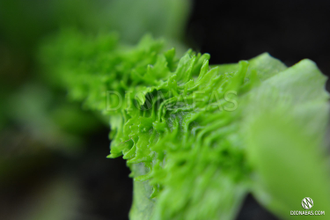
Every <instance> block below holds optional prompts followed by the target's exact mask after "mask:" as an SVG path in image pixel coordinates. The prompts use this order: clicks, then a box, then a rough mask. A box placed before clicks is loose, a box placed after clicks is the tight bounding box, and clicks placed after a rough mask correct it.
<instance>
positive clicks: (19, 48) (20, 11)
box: [0, 0, 330, 220]
mask: <svg viewBox="0 0 330 220" xmlns="http://www.w3.org/2000/svg"><path fill="white" fill-rule="evenodd" d="M84 2H88V1H84ZM95 2H96V3H95ZM95 2H94V3H93V2H92V1H89V2H88V3H86V4H80V3H79V7H78V9H79V10H78V9H77V1H54V0H49V1H42V0H31V1H24V0H16V1H15V0H11V1H10V0H0V74H1V79H0V219H3V220H23V219H31V220H39V219H40V220H48V219H49V220H52V219H54V220H61V219H77V220H84V219H86V220H105V219H108V220H109V219H111V220H112V219H114V220H121V219H128V217H127V216H128V212H129V208H130V205H131V199H132V198H131V197H132V180H131V179H129V178H128V174H129V170H128V168H127V167H126V165H125V161H124V160H122V159H120V158H118V159H106V158H105V157H106V156H107V155H108V154H109V142H110V141H109V139H108V133H109V126H108V124H107V121H104V120H103V118H102V116H100V115H97V114H94V113H91V112H89V111H83V110H82V107H81V104H80V103H71V102H69V101H67V99H66V93H65V91H63V90H62V89H60V88H57V87H56V86H53V85H52V84H51V83H49V82H47V81H46V80H45V79H44V78H43V77H42V73H40V69H39V67H38V59H37V58H36V57H37V56H36V53H37V48H38V45H39V43H40V42H41V41H42V40H43V38H44V37H45V36H47V35H48V34H50V33H52V32H55V31H56V30H58V29H60V28H61V27H62V26H63V25H67V24H68V23H70V25H74V26H78V27H79V28H81V29H84V30H93V31H97V30H99V29H100V30H101V29H106V28H107V27H108V25H109V26H110V27H114V26H116V25H113V23H111V19H113V18H112V17H111V16H114V15H115V14H116V13H110V15H111V16H108V13H107V9H109V8H107V7H109V6H108V3H107V2H111V1H105V0H103V1H102V0H100V1H95ZM192 3H193V4H192V8H191V12H190V15H189V16H188V20H187V21H186V25H184V26H182V27H179V28H181V29H182V31H183V37H181V38H180V37H177V39H178V40H180V41H181V42H182V43H183V44H186V45H187V46H188V47H192V48H194V49H195V50H198V51H200V52H203V53H210V54H211V63H212V64H221V63H230V62H237V61H238V60H241V59H250V58H252V57H255V56H257V55H258V54H260V53H263V52H269V53H270V54H271V55H272V56H274V57H276V58H278V59H280V60H282V61H283V62H284V63H286V64H287V65H289V66H290V65H293V64H294V63H296V62H298V61H299V60H301V59H303V58H309V59H311V60H313V61H315V62H316V63H317V65H318V66H319V68H320V69H321V70H322V72H323V73H324V74H326V75H329V74H330V62H329V61H330V60H329V59H330V42H329V39H330V1H327V0H314V1H308V0H300V1H297V0H277V1H242V2H240V1H217V0H213V1H212V0H195V1H193V2H192ZM143 7H148V6H147V5H144V6H143ZM143 7H141V8H135V7H134V6H132V8H130V9H128V10H127V11H124V12H123V15H124V16H125V13H127V14H126V15H129V14H132V13H133V12H134V13H135V11H136V10H141V11H143V10H144V9H143ZM109 10H110V9H109ZM152 10H153V9H152ZM160 10H161V8H160ZM112 12H113V11H112ZM169 13H170V15H169V16H170V17H171V16H172V15H171V11H169ZM138 16H139V15H138ZM173 16H174V15H173ZM183 27H185V28H183ZM127 28H129V27H127ZM124 29H125V26H124ZM151 32H153V31H151ZM155 33H156V35H157V34H159V35H162V32H159V31H158V32H157V31H155ZM137 35H139V33H138V34H137ZM174 35H175V33H174V34H172V36H174ZM123 36H132V33H131V32H129V33H128V34H127V35H125V33H124V34H123ZM126 38H127V40H128V41H130V40H131V41H132V42H133V41H134V40H132V39H130V37H126ZM252 219H253V220H254V219H255V220H257V219H258V220H263V219H265V220H266V219H267V220H272V219H276V218H275V217H274V216H273V215H272V214H270V213H269V212H268V211H266V210H265V209H263V208H262V207H261V206H259V205H258V203H257V202H256V201H255V200H254V199H253V198H252V196H250V195H249V196H248V197H247V198H246V200H245V202H244V204H243V207H242V208H241V210H240V212H239V214H238V217H237V220H252Z"/></svg>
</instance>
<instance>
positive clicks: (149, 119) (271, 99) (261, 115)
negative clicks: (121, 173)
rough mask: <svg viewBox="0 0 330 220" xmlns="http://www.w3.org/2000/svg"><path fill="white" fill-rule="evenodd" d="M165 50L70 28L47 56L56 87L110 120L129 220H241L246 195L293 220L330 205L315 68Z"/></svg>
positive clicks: (323, 96)
mask: <svg viewBox="0 0 330 220" xmlns="http://www.w3.org/2000/svg"><path fill="white" fill-rule="evenodd" d="M166 47H167V46H166V45H165V43H164V42H163V41H161V40H154V39H153V38H151V37H150V36H145V37H144V38H143V39H142V40H141V41H140V43H139V44H138V45H137V46H131V45H126V44H124V43H122V42H120V41H119V40H118V37H117V35H116V34H99V35H97V36H96V37H95V36H87V35H84V34H81V33H80V32H77V31H73V30H66V31H64V32H62V34H60V35H59V36H57V37H55V38H54V39H52V40H50V41H49V43H48V44H45V45H44V47H43V48H42V53H41V54H42V59H43V64H44V66H45V68H47V69H49V71H50V72H51V77H52V80H53V81H54V82H56V83H58V84H59V85H63V86H64V87H65V88H67V90H68V94H69V97H70V98H72V99H74V100H78V101H83V103H84V106H85V107H86V108H89V109H94V110H98V111H102V112H103V113H104V114H105V115H108V116H109V118H110V126H111V133H110V138H111V139H112V142H111V154H110V155H109V158H115V157H120V156H123V158H124V159H126V160H127V165H128V166H129V167H130V168H131V170H132V173H131V177H133V178H134V198H133V206H132V209H131V212H130V218H131V219H189V220H193V219H233V218H234V216H235V214H236V213H237V210H238V209H239V207H240V204H241V202H242V199H243V198H244V196H245V195H246V194H247V193H248V192H252V193H253V194H254V195H255V197H256V198H257V199H258V201H259V202H260V203H262V204H263V205H264V206H266V207H268V208H269V209H270V210H271V211H273V212H274V213H276V214H277V215H279V216H281V217H283V218H290V210H299V209H301V205H300V201H301V199H302V198H304V197H306V196H309V197H312V198H313V199H314V200H315V201H317V203H315V206H314V208H315V209H316V210H326V209H327V208H328V207H330V200H329V198H330V197H329V196H330V189H329V186H328V185H329V175H328V174H329V172H328V170H327V169H328V167H327V166H326V161H327V158H326V157H325V156H324V153H325V147H324V146H325V143H324V134H325V130H326V126H327V120H328V110H329V104H328V98H329V95H328V93H327V92H326V91H325V89H324V84H325V81H326V77H324V76H323V75H322V74H321V73H320V71H319V70H318V69H317V67H316V65H315V64H314V63H313V62H312V61H310V60H303V61H301V62H299V63H298V64H296V65H294V66H292V67H290V68H287V67H286V66H285V65H284V64H282V63H281V62H280V61H278V60H276V59H274V58H272V57H271V56H269V55H268V54H267V53H265V54H262V55H260V56H258V57H256V58H253V59H251V60H249V61H240V62H239V63H238V64H226V65H215V66H211V67H210V66H209V59H210V56H209V55H208V54H203V55H202V54H199V53H195V52H193V51H191V50H189V51H188V52H186V53H185V54H184V55H183V56H182V57H181V58H178V57H177V56H176V54H175V49H169V50H168V49H165V48H166ZM113 94H115V96H116V98H114V97H113V96H111V95H113ZM121 98H122V100H121ZM306 176H308V178H309V181H307V182H306V181H305V177H306ZM319 218H320V217H319V216H318V219H319Z"/></svg>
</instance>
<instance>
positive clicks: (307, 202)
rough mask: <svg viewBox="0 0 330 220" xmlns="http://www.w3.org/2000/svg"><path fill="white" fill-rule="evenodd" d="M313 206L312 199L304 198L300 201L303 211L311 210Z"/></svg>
mask: <svg viewBox="0 0 330 220" xmlns="http://www.w3.org/2000/svg"><path fill="white" fill-rule="evenodd" d="M313 205H314V202H313V199H311V198H309V197H306V198H304V199H303V200H302V201H301V206H302V207H303V208H304V209H311V208H312V207H313Z"/></svg>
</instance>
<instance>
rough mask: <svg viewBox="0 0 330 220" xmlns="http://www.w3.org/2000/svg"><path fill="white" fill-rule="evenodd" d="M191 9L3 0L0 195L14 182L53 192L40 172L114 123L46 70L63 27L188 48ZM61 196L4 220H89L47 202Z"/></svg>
mask: <svg viewBox="0 0 330 220" xmlns="http://www.w3.org/2000/svg"><path fill="white" fill-rule="evenodd" d="M189 5H190V2H189V1H187V0H143V1H135V0H112V1H107V0H95V1H89V0H69V1H67V0H49V1H41V0H31V1H25V0H14V1H11V0H1V1H0V73H1V80H0V88H1V90H0V99H1V101H0V102H1V103H0V104H1V106H0V141H1V146H0V153H1V155H0V180H1V181H0V193H2V191H1V190H2V189H6V187H9V186H11V185H12V183H13V182H15V184H16V183H17V186H16V187H17V188H19V189H21V188H24V189H26V190H31V188H33V187H36V186H35V185H37V187H36V188H38V187H39V188H43V187H45V188H47V187H49V190H52V189H53V185H52V184H51V182H42V181H38V184H35V182H34V181H35V179H38V178H39V176H38V175H42V176H43V174H38V170H39V169H41V170H42V169H45V170H46V169H50V170H51V169H52V168H49V167H51V166H53V164H54V163H57V160H61V159H59V158H57V157H58V155H57V154H60V155H65V156H63V157H65V158H67V157H68V158H71V159H73V160H74V159H77V158H79V157H80V156H81V154H82V152H84V150H86V148H85V146H86V145H88V144H90V143H89V142H88V141H89V140H88V137H89V138H90V136H91V135H95V133H96V132H98V131H99V130H100V128H102V127H103V126H104V123H105V124H108V119H106V120H104V119H105V118H104V117H103V116H100V114H99V113H97V112H91V111H82V108H83V107H82V106H81V103H79V102H76V103H72V102H68V100H67V99H66V96H67V94H66V90H64V89H63V87H62V86H61V83H60V81H58V78H54V77H53V76H51V75H50V74H49V72H48V70H47V69H46V70H45V69H42V68H40V66H39V63H38V60H37V59H36V52H38V49H37V48H38V47H39V45H40V44H42V41H43V40H44V38H46V37H49V36H52V35H53V34H54V33H56V32H58V31H59V30H61V29H66V28H73V29H78V30H81V31H83V32H86V33H98V32H105V33H106V32H109V31H115V32H116V34H115V35H116V36H117V37H118V36H120V37H121V38H122V39H124V40H125V41H126V42H130V43H133V42H136V41H138V40H139V39H140V37H141V36H142V35H144V34H145V33H146V32H149V33H152V34H153V35H155V36H165V37H166V38H168V39H169V40H170V41H171V42H173V44H175V45H178V47H183V46H181V42H180V40H182V36H183V33H184V25H185V22H186V19H187V15H188V12H189V9H190V7H189ZM101 47H102V46H101ZM50 72H51V71H50ZM94 145H96V143H93V147H95V146H94ZM92 152H94V151H92ZM60 163H61V164H59V165H58V166H57V167H58V168H57V169H62V166H64V165H63V164H62V161H60ZM70 169H71V166H70V168H68V167H67V169H64V170H65V171H63V170H61V171H60V172H59V174H58V176H59V178H62V177H61V176H62V175H65V174H64V173H65V172H67V171H68V170H70ZM78 172H79V171H77V173H78ZM78 175H79V174H77V176H78ZM75 178H77V177H75ZM18 183H21V185H20V184H18ZM43 184H45V185H43ZM22 185H24V186H22ZM72 185H73V186H72ZM54 187H55V188H56V190H57V189H58V190H59V191H61V189H63V190H67V189H68V188H70V187H71V188H79V187H81V186H78V185H77V184H76V183H71V182H70V183H69V182H64V183H62V184H59V185H58V188H57V186H54ZM4 191H7V190H4ZM22 191H23V189H22ZM37 191H38V190H37ZM46 191H47V189H46ZM15 193H16V192H15ZM16 194H19V195H17V197H18V196H22V197H24V196H26V195H25V194H23V193H21V194H20V193H16ZM36 194H38V193H36ZM54 194H56V193H54ZM54 194H47V193H46V194H45V196H44V198H40V201H41V202H39V197H38V195H39V194H38V195H36V197H38V198H37V199H36V201H37V200H38V201H37V202H36V205H37V206H36V207H32V208H33V210H34V211H35V212H33V211H31V212H27V213H25V212H23V213H24V214H23V215H22V216H18V214H19V211H18V212H17V211H16V210H15V213H13V212H12V211H10V208H15V207H16V206H15V207H14V206H13V207H9V208H8V210H6V212H4V213H0V218H2V216H3V215H6V213H7V212H8V213H10V212H12V214H13V216H7V217H8V219H29V218H30V219H37V218H39V219H52V218H55V216H56V219H82V217H77V216H75V215H71V214H72V213H71V211H73V212H76V211H77V212H79V210H78V209H79V208H80V207H78V208H77V206H73V207H72V209H75V210H69V211H68V212H67V211H66V210H61V209H62V208H63V207H61V205H65V204H60V205H59V206H57V205H56V206H54V203H56V202H54V203H52V202H49V203H48V202H45V201H47V200H51V201H52V200H53V198H54V196H55V197H56V195H54ZM1 195H2V194H1ZM52 196H53V197H52ZM61 196H62V197H61ZM80 196H81V195H80V194H78V193H75V192H72V194H71V193H61V192H60V193H59V195H58V197H61V200H67V201H68V202H70V201H73V202H74V203H76V201H77V200H81V198H80ZM0 197H1V196H0ZM14 197H15V199H16V196H14ZM26 197H27V198H25V199H26V203H29V202H31V201H30V199H31V198H30V197H28V196H26ZM3 199H4V198H3ZM54 201H56V198H55V199H54ZM34 202H35V201H32V202H31V203H33V204H34ZM80 202H81V201H80ZM80 202H79V203H80ZM0 203H1V204H2V200H0ZM8 204H9V203H8ZM15 205H16V204H15ZM39 205H40V207H39V210H53V211H50V212H49V213H45V212H40V213H38V206H39ZM31 206H33V205H31ZM17 207H18V205H17ZM17 207H16V208H17ZM32 208H31V209H32ZM66 208H67V207H66ZM56 210H57V211H58V210H61V211H62V212H61V215H53V214H52V213H56V212H57V211H56ZM21 211H22V210H21ZM0 212H1V211H0ZM32 212H33V213H32ZM2 214H3V215H2ZM85 217H86V218H88V216H85ZM89 217H91V216H89ZM91 218H94V217H91Z"/></svg>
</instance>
